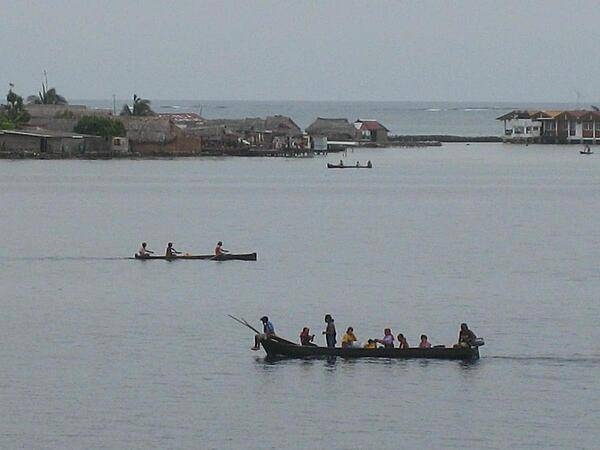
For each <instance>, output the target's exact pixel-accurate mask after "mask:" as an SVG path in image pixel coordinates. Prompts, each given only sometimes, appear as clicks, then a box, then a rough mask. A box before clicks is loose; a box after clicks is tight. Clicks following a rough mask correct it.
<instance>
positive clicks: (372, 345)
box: [364, 339, 377, 348]
mask: <svg viewBox="0 0 600 450" xmlns="http://www.w3.org/2000/svg"><path fill="white" fill-rule="evenodd" d="M364 348H377V342H375V339H369V340H368V341H367V343H366V344H365V347H364Z"/></svg>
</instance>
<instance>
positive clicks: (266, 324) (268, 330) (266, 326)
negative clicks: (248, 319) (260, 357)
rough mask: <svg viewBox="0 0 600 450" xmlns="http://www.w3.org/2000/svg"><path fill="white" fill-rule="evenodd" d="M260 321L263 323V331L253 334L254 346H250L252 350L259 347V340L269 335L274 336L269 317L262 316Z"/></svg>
mask: <svg viewBox="0 0 600 450" xmlns="http://www.w3.org/2000/svg"><path fill="white" fill-rule="evenodd" d="M260 321H261V322H262V323H263V333H262V334H257V335H255V336H254V347H252V350H254V351H257V350H259V349H260V341H264V340H265V339H268V338H270V337H271V336H275V327H274V326H273V323H272V322H271V321H270V320H269V318H268V317H267V316H262V317H261V318H260Z"/></svg>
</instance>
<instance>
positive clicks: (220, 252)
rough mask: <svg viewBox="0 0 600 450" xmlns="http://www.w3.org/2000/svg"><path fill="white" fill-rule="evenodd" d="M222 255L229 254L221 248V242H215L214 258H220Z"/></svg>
mask: <svg viewBox="0 0 600 450" xmlns="http://www.w3.org/2000/svg"><path fill="white" fill-rule="evenodd" d="M224 253H229V250H225V249H224V248H223V242H221V241H219V242H217V246H216V247H215V256H221V255H223V254H224Z"/></svg>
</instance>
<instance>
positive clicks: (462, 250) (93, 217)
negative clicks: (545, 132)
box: [0, 144, 600, 449]
mask: <svg viewBox="0 0 600 450" xmlns="http://www.w3.org/2000/svg"><path fill="white" fill-rule="evenodd" d="M344 158H345V160H346V161H348V162H350V161H355V160H360V161H361V162H365V161H366V160H367V159H370V160H371V161H373V165H374V168H373V169H372V170H358V171H354V170H344V171H339V170H337V171H336V170H326V169H325V163H326V161H327V160H330V161H335V160H337V159H339V157H338V155H331V156H330V157H328V158H314V159H298V160H289V159H243V158H231V159H179V160H153V161H24V162H9V161H2V162H0V201H1V205H2V213H1V216H0V231H1V235H2V237H3V246H2V249H1V250H0V264H1V266H2V270H1V271H0V284H1V287H2V297H1V302H2V314H1V315H0V336H1V339H2V345H1V346H0V360H1V361H2V363H1V364H0V404H1V405H2V406H1V410H2V417H1V419H2V420H1V421H0V447H1V448H28V449H29V448H111V449H112V448H140V449H142V448H144V449H145V448H190V449H192V448H207V449H213V448H214V449H222V448H315V449H316V448H344V449H346V448H348V449H363V448H418V449H422V448H434V449H437V448H456V449H458V448H477V449H486V448H490V449H503V448H527V449H531V448H544V449H546V448H569V449H572V448H597V445H598V439H599V438H600V432H599V431H598V429H599V427H600V419H599V417H600V402H599V401H598V393H599V391H600V381H599V377H598V374H599V373H600V370H599V369H600V345H599V344H598V343H599V342H600V331H599V328H598V317H599V316H600V306H599V301H598V293H599V292H600V269H599V268H598V265H597V261H598V254H599V252H600V210H599V209H598V207H597V205H598V204H599V203H600V177H599V174H600V155H592V156H586V157H580V155H579V154H578V149H576V148H574V147H547V146H546V147H539V146H529V147H516V146H515V147H512V146H507V145H491V144H485V145H483V144H482V145H474V144H472V145H470V146H465V145H445V146H443V147H441V148H432V149H405V150H397V149H386V150H370V151H356V152H355V153H350V154H348V155H347V156H345V157H344ZM141 240H147V241H148V243H149V246H150V247H151V248H153V249H154V250H157V251H159V252H162V251H163V249H164V245H165V243H166V242H167V241H170V240H171V241H173V242H174V243H175V247H176V248H177V249H179V250H183V251H187V252H191V253H203V252H210V251H211V250H212V248H213V247H214V244H215V242H216V241H218V240H223V241H224V243H225V247H226V248H228V249H230V250H232V251H236V252H249V251H257V252H258V261H257V262H243V261H232V262H226V263H215V262H210V261H187V262H186V261H178V262H172V263H168V262H165V261H152V262H141V261H134V260H131V259H126V258H127V257H129V256H131V255H132V254H133V253H134V252H135V250H136V249H137V247H138V245H139V242H140V241H141ZM230 313H231V314H235V315H239V316H243V317H245V318H247V319H248V320H251V321H252V322H253V323H255V324H256V325H257V326H258V325H259V323H258V318H259V317H260V316H262V315H263V314H268V315H269V316H270V317H271V318H272V320H273V322H274V324H275V326H276V329H277V331H278V333H279V334H281V335H282V336H286V337H289V338H291V339H296V338H297V334H298V333H299V331H300V330H301V328H302V327H303V326H309V327H310V328H311V330H312V331H313V332H316V334H317V335H318V339H319V342H321V341H322V339H321V335H320V333H321V331H322V330H323V329H324V327H323V325H324V323H323V322H322V319H323V315H324V314H325V313H331V314H333V315H334V317H335V318H336V323H337V326H338V332H339V334H341V332H342V331H343V330H344V329H345V327H347V326H349V325H352V326H354V329H355V331H356V333H357V335H358V337H359V339H361V340H365V339H367V338H369V337H379V336H381V335H382V333H383V331H382V330H383V328H384V327H387V326H390V327H392V330H393V331H394V332H395V333H398V332H403V333H404V334H405V335H406V336H407V337H408V339H409V342H410V343H411V344H416V343H417V341H418V336H419V335H420V334H421V333H427V334H428V335H429V337H430V340H431V341H432V342H433V343H434V344H439V343H442V344H451V343H452V342H454V341H455V339H456V334H457V331H458V324H459V323H460V322H461V321H467V322H468V323H469V324H470V325H471V327H472V328H473V329H474V330H475V332H476V333H477V334H478V335H481V336H483V337H485V339H486V346H485V347H483V348H482V359H481V360H480V361H478V362H476V363H472V364H465V363H461V362H453V361H445V362H443V361H442V362H439V361H390V360H373V361H368V360H359V361H344V360H340V359H338V360H337V361H335V362H327V361H324V360H311V361H282V362H275V363H269V362H266V361H265V360H264V354H263V353H262V352H261V353H253V352H250V351H249V347H250V346H251V344H252V333H251V332H250V331H249V330H247V329H245V328H243V327H241V326H239V325H238V324H236V323H235V322H233V321H231V320H230V319H228V318H227V314H230Z"/></svg>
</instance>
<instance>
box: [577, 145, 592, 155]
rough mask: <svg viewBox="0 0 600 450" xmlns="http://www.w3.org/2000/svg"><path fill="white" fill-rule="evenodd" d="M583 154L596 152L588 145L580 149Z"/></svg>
mask: <svg viewBox="0 0 600 450" xmlns="http://www.w3.org/2000/svg"><path fill="white" fill-rule="evenodd" d="M579 153H580V154H581V155H593V154H594V152H593V151H592V150H591V149H590V147H589V146H586V147H585V149H584V150H579Z"/></svg>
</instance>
